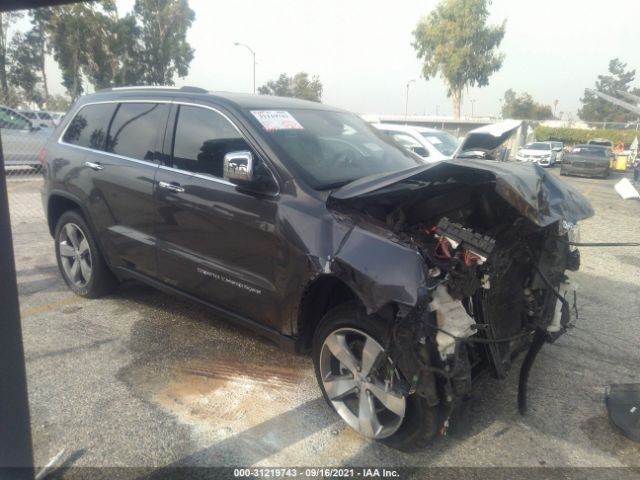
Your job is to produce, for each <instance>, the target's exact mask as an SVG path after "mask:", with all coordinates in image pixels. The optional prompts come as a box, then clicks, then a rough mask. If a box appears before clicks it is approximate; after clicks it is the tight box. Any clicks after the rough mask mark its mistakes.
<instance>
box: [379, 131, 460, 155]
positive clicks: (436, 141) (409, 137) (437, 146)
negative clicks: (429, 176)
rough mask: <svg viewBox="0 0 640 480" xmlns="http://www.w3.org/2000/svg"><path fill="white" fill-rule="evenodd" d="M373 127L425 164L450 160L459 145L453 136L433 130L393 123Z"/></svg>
mask: <svg viewBox="0 0 640 480" xmlns="http://www.w3.org/2000/svg"><path fill="white" fill-rule="evenodd" d="M373 126H374V127H375V128H377V129H378V130H380V131H381V132H383V133H385V134H386V135H388V136H389V137H391V138H392V139H393V140H395V141H396V142H398V143H399V144H400V145H402V146H403V147H404V148H406V149H407V150H411V151H412V152H413V153H415V154H416V155H418V156H420V157H421V158H422V159H423V160H424V161H425V162H427V163H433V162H439V161H441V160H447V159H449V158H451V157H452V156H453V154H454V153H455V151H456V150H457V148H458V145H459V143H460V142H459V141H458V139H457V138H456V137H454V136H453V135H451V134H449V133H447V132H443V131H442V130H436V129H435V128H427V127H418V126H410V125H396V124H393V123H374V124H373Z"/></svg>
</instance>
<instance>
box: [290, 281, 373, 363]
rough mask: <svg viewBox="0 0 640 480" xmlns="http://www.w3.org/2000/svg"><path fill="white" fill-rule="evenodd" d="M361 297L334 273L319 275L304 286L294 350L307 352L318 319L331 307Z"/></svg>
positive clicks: (359, 300)
mask: <svg viewBox="0 0 640 480" xmlns="http://www.w3.org/2000/svg"><path fill="white" fill-rule="evenodd" d="M353 301H355V302H358V303H360V304H362V299H361V298H360V297H359V296H358V294H357V293H356V292H355V291H354V290H353V289H352V288H351V287H350V286H349V285H347V283H346V282H344V281H343V280H342V279H340V278H338V277H337V276H335V275H320V276H319V277H317V278H315V279H314V280H312V281H311V282H309V284H308V285H307V286H306V287H305V289H304V291H303V294H302V298H301V300H300V305H299V308H298V319H297V321H298V324H297V332H298V341H297V345H296V350H297V351H299V352H309V351H310V350H311V345H312V343H313V335H314V333H315V331H316V328H317V327H318V325H319V324H320V320H321V319H322V317H324V315H325V314H326V313H327V312H328V311H329V310H330V309H332V308H333V307H335V306H337V305H340V304H342V303H346V302H353Z"/></svg>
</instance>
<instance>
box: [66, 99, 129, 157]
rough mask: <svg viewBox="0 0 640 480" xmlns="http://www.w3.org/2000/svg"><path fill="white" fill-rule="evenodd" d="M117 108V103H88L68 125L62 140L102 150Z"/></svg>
mask: <svg viewBox="0 0 640 480" xmlns="http://www.w3.org/2000/svg"><path fill="white" fill-rule="evenodd" d="M115 108H116V104H115V103H101V104H96V105H87V106H86V107H83V108H81V109H80V111H78V113H76V115H75V117H73V120H71V122H70V123H69V125H68V126H67V129H66V130H65V132H64V136H63V137H62V140H63V141H64V142H65V143H69V144H71V145H77V146H79V147H86V148H94V149H97V150H102V149H103V148H104V142H105V139H106V138H107V129H108V128H109V120H111V117H112V116H113V111H114V110H115Z"/></svg>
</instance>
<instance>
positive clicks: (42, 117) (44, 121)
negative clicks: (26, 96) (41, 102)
mask: <svg viewBox="0 0 640 480" xmlns="http://www.w3.org/2000/svg"><path fill="white" fill-rule="evenodd" d="M18 113H21V114H22V115H23V116H25V117H27V118H28V119H29V120H31V121H32V122H33V123H34V125H36V126H38V127H47V128H56V126H57V124H56V122H55V121H54V120H53V117H52V116H51V114H50V113H49V112H41V111H37V110H18Z"/></svg>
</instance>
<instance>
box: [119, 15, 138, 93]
mask: <svg viewBox="0 0 640 480" xmlns="http://www.w3.org/2000/svg"><path fill="white" fill-rule="evenodd" d="M114 27H115V28H114V31H113V37H112V42H113V43H112V49H113V50H114V51H115V52H117V59H118V65H117V67H116V71H115V74H114V77H113V86H126V85H139V84H141V83H143V80H142V79H143V78H144V70H143V66H142V65H141V64H140V62H139V58H140V56H141V54H142V51H143V47H142V45H141V43H140V27H139V26H138V24H137V23H136V17H135V15H133V14H132V13H130V14H127V15H125V16H124V17H122V18H120V19H119V20H118V21H117V23H116V24H115V25H114Z"/></svg>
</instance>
